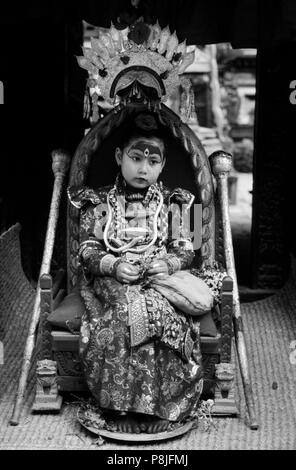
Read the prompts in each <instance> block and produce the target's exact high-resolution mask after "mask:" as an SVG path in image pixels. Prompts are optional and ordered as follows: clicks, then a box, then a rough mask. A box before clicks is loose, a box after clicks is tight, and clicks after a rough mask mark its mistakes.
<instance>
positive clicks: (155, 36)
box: [148, 21, 161, 51]
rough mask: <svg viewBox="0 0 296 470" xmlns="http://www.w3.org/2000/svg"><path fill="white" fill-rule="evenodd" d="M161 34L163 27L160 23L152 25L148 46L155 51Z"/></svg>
mask: <svg viewBox="0 0 296 470" xmlns="http://www.w3.org/2000/svg"><path fill="white" fill-rule="evenodd" d="M160 35H161V27H160V26H159V23H158V21H157V23H155V25H153V26H151V33H150V36H149V39H148V47H149V49H151V50H152V51H155V50H156V49H157V46H158V43H159V39H160Z"/></svg>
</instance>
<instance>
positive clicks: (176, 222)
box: [166, 188, 195, 274]
mask: <svg viewBox="0 0 296 470" xmlns="http://www.w3.org/2000/svg"><path fill="white" fill-rule="evenodd" d="M193 201H194V196H193V194H191V193H190V192H189V191H186V190H184V189H181V188H177V189H175V190H174V191H173V193H172V194H171V196H170V199H169V209H170V210H169V238H168V245H167V253H168V254H167V259H166V261H167V264H168V268H169V274H173V273H174V272H176V271H179V270H181V269H188V268H189V267H190V266H191V264H192V261H193V258H194V255H195V253H194V250H193V244H192V237H191V233H190V217H189V216H190V208H191V206H192V203H193Z"/></svg>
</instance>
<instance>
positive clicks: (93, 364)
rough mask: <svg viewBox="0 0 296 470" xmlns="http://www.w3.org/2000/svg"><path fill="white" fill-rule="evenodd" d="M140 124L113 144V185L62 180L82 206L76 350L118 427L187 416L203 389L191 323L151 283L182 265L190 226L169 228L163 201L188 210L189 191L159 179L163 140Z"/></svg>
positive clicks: (162, 426)
mask: <svg viewBox="0 0 296 470" xmlns="http://www.w3.org/2000/svg"><path fill="white" fill-rule="evenodd" d="M144 121H145V119H144ZM140 122H141V120H139V119H138V120H137V125H135V126H133V129H130V132H129V134H128V135H126V139H125V143H124V144H123V145H122V146H121V148H119V147H118V148H116V152H115V158H116V162H117V164H118V167H119V169H120V174H119V176H118V177H117V179H116V182H115V184H114V186H112V187H104V188H100V189H98V190H92V189H89V188H86V187H84V188H70V189H69V197H70V200H71V202H72V203H73V204H74V205H75V207H77V208H80V209H81V234H80V239H81V244H80V250H79V259H80V263H81V266H82V268H83V272H84V279H83V281H82V288H81V295H82V297H83V299H84V302H85V306H86V310H85V314H84V316H83V318H82V327H81V354H82V360H83V366H84V372H85V376H86V379H87V383H88V386H89V389H90V390H91V392H92V394H93V396H94V397H95V398H96V400H97V402H98V404H99V406H100V408H101V409H102V410H104V411H106V412H107V411H108V412H109V416H112V419H113V420H115V421H116V423H117V425H116V426H117V429H118V430H119V431H126V432H159V431H164V430H166V429H167V427H168V424H169V422H175V421H183V420H184V419H185V418H187V417H189V416H191V415H192V414H193V413H194V411H195V410H196V407H197V405H198V401H199V397H200V394H201V391H202V368H201V354H200V348H199V323H198V322H197V321H196V320H195V319H194V318H192V317H190V316H188V315H187V316H186V315H184V314H183V313H182V312H181V311H177V309H176V308H174V307H173V306H172V304H171V303H170V302H169V300H168V299H167V298H166V297H164V296H163V295H161V293H159V292H158V291H157V290H156V289H154V288H153V287H152V285H151V283H150V280H151V279H153V278H155V276H158V277H159V276H164V275H171V274H173V273H175V272H176V271H179V270H184V269H188V268H189V267H190V265H191V263H192V261H193V258H194V251H193V246H192V243H191V239H190V235H189V231H188V230H186V228H185V230H184V227H183V228H182V227H181V226H180V227H179V230H176V227H172V220H174V217H172V218H169V216H168V213H169V210H168V209H169V208H170V207H171V206H172V205H174V207H180V208H182V209H183V212H184V209H185V211H186V210H189V208H190V206H191V205H192V203H193V200H194V196H193V195H192V194H191V193H189V192H188V191H186V190H183V189H180V188H177V189H175V190H173V191H170V190H169V189H167V188H165V187H163V186H162V184H161V183H159V182H158V179H159V176H160V174H161V172H162V170H163V168H164V165H165V145H164V142H163V140H162V139H161V137H160V133H159V131H158V129H157V128H156V127H157V126H156V122H155V125H154V126H153V128H152V129H150V130H148V131H145V130H143V127H145V126H141V128H140V129H139V127H138V126H139V125H140ZM150 127H151V126H150ZM176 233H177V237H176V236H175V237H174V234H176Z"/></svg>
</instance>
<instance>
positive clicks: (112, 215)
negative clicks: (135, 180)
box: [104, 178, 163, 253]
mask: <svg viewBox="0 0 296 470" xmlns="http://www.w3.org/2000/svg"><path fill="white" fill-rule="evenodd" d="M119 183H120V180H119V178H117V179H116V181H115V184H114V186H113V188H112V189H111V190H110V191H109V193H108V195H107V205H108V220H107V223H106V227H105V230H104V242H105V245H106V248H107V250H108V251H109V250H110V251H113V252H115V253H123V252H125V251H131V252H133V253H143V252H144V251H145V250H147V249H148V248H149V247H150V246H152V245H154V244H155V242H156V240H157V230H158V224H157V222H158V216H159V214H160V211H161V209H162V206H163V196H162V193H161V190H160V187H161V186H160V185H158V184H157V183H155V184H152V185H150V186H149V188H148V191H147V193H146V195H145V197H144V196H143V194H141V193H134V194H130V195H129V196H128V199H129V200H139V199H142V200H143V201H142V204H143V206H144V207H145V208H146V207H148V205H149V204H150V203H151V202H155V205H156V207H157V208H156V211H155V213H154V216H153V236H152V239H151V240H150V242H149V243H148V245H145V246H142V247H141V246H140V247H135V245H136V244H137V243H139V242H143V241H144V238H143V236H139V237H135V238H134V239H133V240H131V241H130V242H128V243H125V244H123V245H122V246H119V247H116V246H113V245H111V241H112V238H113V240H114V239H115V235H116V234H117V233H118V229H119V226H120V223H121V222H122V221H124V220H125V219H124V215H123V214H122V207H121V204H120V202H119V200H118V197H117V196H118V195H119V194H120V192H121V191H119ZM120 195H121V194H120ZM122 197H123V198H124V201H125V200H126V197H125V196H124V195H122Z"/></svg>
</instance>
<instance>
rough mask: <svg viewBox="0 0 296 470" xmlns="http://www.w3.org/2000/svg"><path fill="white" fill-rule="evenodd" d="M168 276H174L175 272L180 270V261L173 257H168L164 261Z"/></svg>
mask: <svg viewBox="0 0 296 470" xmlns="http://www.w3.org/2000/svg"><path fill="white" fill-rule="evenodd" d="M166 262H167V265H168V270H169V275H171V274H174V273H175V272H176V271H180V269H181V261H180V260H179V258H178V257H177V256H175V255H169V256H168V257H167V259H166Z"/></svg>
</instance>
